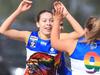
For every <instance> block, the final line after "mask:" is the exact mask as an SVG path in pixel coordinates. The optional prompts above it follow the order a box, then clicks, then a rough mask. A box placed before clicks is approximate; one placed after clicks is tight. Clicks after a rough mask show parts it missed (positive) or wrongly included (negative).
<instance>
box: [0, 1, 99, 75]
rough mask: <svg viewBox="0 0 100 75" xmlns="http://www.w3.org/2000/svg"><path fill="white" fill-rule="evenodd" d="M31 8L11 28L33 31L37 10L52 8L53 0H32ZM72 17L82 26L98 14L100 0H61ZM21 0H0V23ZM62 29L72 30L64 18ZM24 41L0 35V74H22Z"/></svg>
mask: <svg viewBox="0 0 100 75" xmlns="http://www.w3.org/2000/svg"><path fill="white" fill-rule="evenodd" d="M32 1H33V5H32V8H31V9H30V10H29V11H27V12H25V13H23V14H22V15H20V16H19V17H18V18H17V20H16V21H15V22H14V23H13V25H12V28H15V29H19V30H29V31H35V30H36V29H37V28H36V26H35V18H36V15H37V13H38V12H39V11H41V10H43V9H48V10H51V9H52V3H53V1H54V0H32ZM61 1H62V2H63V3H64V5H65V6H66V8H67V9H68V10H69V12H70V13H71V14H72V16H74V18H75V19H76V20H77V21H78V22H79V23H80V24H81V25H82V26H84V24H85V21H86V20H87V18H88V17H89V16H100V9H99V8H100V0H61ZM20 2H21V0H0V25H1V24H2V23H3V21H4V20H5V19H6V18H7V17H8V16H9V15H10V14H11V13H12V12H13V11H14V10H15V9H16V8H17V6H18V5H19V3H20ZM64 30H65V31H67V32H70V31H72V28H71V27H70V26H69V24H68V23H67V21H66V20H64ZM25 60H26V50H25V43H22V42H19V41H15V40H12V39H9V38H7V37H5V36H3V35H0V75H23V72H24V69H25V63H26V62H25Z"/></svg>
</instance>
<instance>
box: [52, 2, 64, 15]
mask: <svg viewBox="0 0 100 75" xmlns="http://www.w3.org/2000/svg"><path fill="white" fill-rule="evenodd" d="M54 10H55V13H56V14H57V13H58V14H62V13H63V7H62V6H61V4H60V3H59V2H58V1H56V2H54Z"/></svg>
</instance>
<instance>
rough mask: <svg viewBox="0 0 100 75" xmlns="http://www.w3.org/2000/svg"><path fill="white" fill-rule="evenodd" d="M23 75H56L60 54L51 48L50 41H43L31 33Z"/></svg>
mask: <svg viewBox="0 0 100 75" xmlns="http://www.w3.org/2000/svg"><path fill="white" fill-rule="evenodd" d="M26 50H27V68H26V72H25V75H56V72H57V71H56V70H57V67H58V65H59V63H60V59H59V58H60V56H61V53H60V52H58V51H57V50H55V49H54V48H52V47H51V44H50V40H43V39H41V38H40V37H39V36H38V32H32V33H31V35H30V37H29V40H28V43H27V46H26Z"/></svg>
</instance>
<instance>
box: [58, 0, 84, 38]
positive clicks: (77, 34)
mask: <svg viewBox="0 0 100 75" xmlns="http://www.w3.org/2000/svg"><path fill="white" fill-rule="evenodd" d="M60 3H61V2H60ZM61 7H63V8H64V11H63V15H64V17H65V18H66V20H67V21H68V22H69V24H70V25H71V26H72V28H73V29H74V31H73V32H71V33H69V34H68V33H66V35H67V36H68V38H74V39H77V38H79V37H81V36H83V35H84V33H85V32H84V30H83V28H82V27H81V25H80V24H79V23H78V22H77V21H76V20H75V19H74V17H73V16H72V15H71V14H70V13H69V12H68V10H67V9H66V8H65V6H64V5H63V4H62V3H61Z"/></svg>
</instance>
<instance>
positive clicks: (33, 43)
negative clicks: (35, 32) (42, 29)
mask: <svg viewBox="0 0 100 75" xmlns="http://www.w3.org/2000/svg"><path fill="white" fill-rule="evenodd" d="M30 40H31V44H30V47H32V48H34V47H35V45H36V41H37V40H38V37H36V36H31V37H30Z"/></svg>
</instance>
